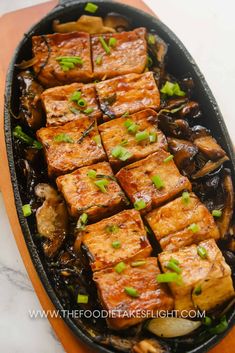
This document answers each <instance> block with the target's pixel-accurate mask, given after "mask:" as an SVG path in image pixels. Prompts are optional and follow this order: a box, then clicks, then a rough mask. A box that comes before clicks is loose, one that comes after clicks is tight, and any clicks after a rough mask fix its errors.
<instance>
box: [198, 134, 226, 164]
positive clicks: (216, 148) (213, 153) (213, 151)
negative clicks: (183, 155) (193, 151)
mask: <svg viewBox="0 0 235 353" xmlns="http://www.w3.org/2000/svg"><path fill="white" fill-rule="evenodd" d="M193 143H194V144H195V145H196V146H197V147H198V149H199V151H201V152H202V153H203V154H204V155H206V156H207V157H208V159H210V160H212V161H216V160H218V159H219V158H222V157H224V156H225V155H226V152H225V151H224V150H223V149H222V147H220V145H218V143H217V142H216V140H215V139H214V138H213V137H212V136H202V137H199V138H196V139H195V140H194V141H193Z"/></svg>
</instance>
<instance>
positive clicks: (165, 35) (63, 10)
mask: <svg viewBox="0 0 235 353" xmlns="http://www.w3.org/2000/svg"><path fill="white" fill-rule="evenodd" d="M85 2H86V1H84V0H80V1H78V0H67V1H66V0H62V1H60V3H59V5H58V6H56V7H55V8H54V9H53V10H52V11H51V12H50V13H49V14H48V15H47V16H46V17H44V18H43V19H42V20H41V21H40V22H39V23H37V24H36V25H35V26H33V27H32V28H31V29H30V30H29V31H28V32H27V33H25V35H24V38H23V39H22V40H21V42H20V43H19V45H18V47H17V49H16V51H15V54H14V56H13V58H12V61H11V63H10V66H9V70H8V74H7V80H6V91H5V97H6V99H5V117H4V119H5V120H4V122H5V139H6V146H7V154H8V162H9V167H10V173H11V180H12V185H13V189H14V195H15V204H16V208H17V212H18V217H19V221H20V224H21V228H22V232H23V234H24V238H25V242H26V244H27V246H28V249H29V252H30V255H31V258H32V261H33V263H34V266H35V268H36V270H37V273H38V275H39V277H40V279H41V281H42V283H43V285H44V288H45V289H46V291H47V293H48V295H49V297H50V298H51V300H52V302H53V303H54V305H55V307H56V309H58V310H63V309H64V308H63V306H62V303H61V302H60V300H59V298H58V296H57V294H56V293H55V291H54V289H53V287H52V285H51V282H50V280H49V278H48V276H47V273H46V270H45V266H44V264H43V261H41V259H40V256H39V253H38V250H37V247H36V244H35V242H34V238H33V237H32V231H31V230H30V228H31V227H30V226H29V224H28V221H27V220H26V218H25V217H24V216H23V213H22V201H21V194H20V191H19V190H20V186H21V184H20V183H21V180H20V178H19V177H18V175H17V173H16V169H15V156H14V153H13V139H12V117H11V114H10V112H9V105H10V106H11V107H17V106H19V88H18V83H17V80H16V73H17V72H16V69H15V66H14V65H15V63H19V62H21V61H22V60H23V59H30V58H31V56H32V53H31V37H32V35H40V34H46V33H52V27H51V24H52V21H53V20H54V19H59V20H60V21H61V22H66V21H73V20H76V19H77V18H78V17H79V16H80V15H82V14H83V13H84V11H83V9H84V3H85ZM93 2H95V3H98V5H99V9H98V12H97V13H96V15H97V16H104V15H105V14H107V13H108V12H118V13H120V14H124V15H125V16H127V17H128V18H130V19H131V20H132V25H133V27H140V26H143V27H146V28H148V29H155V30H156V31H157V33H158V35H159V36H160V37H162V39H163V40H164V41H165V42H166V43H168V44H169V52H168V57H169V61H168V71H170V72H171V74H173V75H175V76H176V77H179V76H181V75H183V74H185V73H190V74H191V76H192V77H193V79H194V82H195V87H196V89H195V98H196V100H197V101H198V102H199V103H200V106H201V109H202V112H203V116H204V119H203V121H202V124H203V125H204V126H206V127H207V128H209V129H210V130H211V132H212V135H213V136H214V137H215V138H216V139H217V141H218V142H219V143H220V144H221V146H222V147H223V148H224V149H225V151H226V152H227V154H228V156H229V158H230V161H231V162H230V168H231V171H232V176H233V178H234V175H235V158H234V154H233V146H232V143H231V140H230V137H229V135H228V131H227V128H226V126H225V123H224V120H223V117H222V115H221V112H220V110H219V108H218V105H217V103H216V101H215V98H214V97H213V95H212V93H211V91H210V89H209V87H208V85H207V83H206V81H205V79H204V77H203V75H202V74H201V72H200V70H199V69H198V67H197V65H196V63H195V62H194V60H193V59H192V57H191V56H190V54H189V53H188V51H187V50H186V49H185V47H184V46H183V44H182V43H181V42H180V40H179V39H178V38H177V37H176V36H175V35H174V34H173V33H172V32H171V30H170V29H169V28H168V27H166V26H165V25H164V24H163V23H162V22H161V21H159V20H158V19H157V18H155V17H153V16H150V15H148V14H146V13H145V12H143V11H141V10H138V9H136V8H133V7H130V6H127V5H125V4H121V3H116V2H112V1H110V0H95V1H93ZM9 40H10V38H9ZM205 117H206V118H205ZM199 123H200V122H199ZM227 319H228V323H229V326H228V329H227V330H226V331H225V332H224V333H223V334H220V335H214V336H212V337H211V338H209V339H207V340H205V341H204V342H203V343H200V344H198V345H196V346H194V348H192V349H190V350H187V352H186V351H185V350H184V352H183V351H182V353H196V352H197V353H202V352H206V351H208V350H209V349H210V348H212V347H213V346H214V345H215V344H217V343H218V342H219V341H220V340H221V339H222V338H223V337H224V336H225V335H226V334H227V332H228V330H230V329H231V328H232V326H233V325H234V323H235V311H234V310H233V311H230V312H229V314H228V316H227ZM65 321H66V323H67V325H68V326H69V327H70V329H71V330H72V331H73V333H74V334H75V335H76V336H77V337H78V338H79V339H81V340H82V341H83V342H85V343H86V344H88V345H89V346H90V347H92V348H93V349H94V350H95V351H96V352H106V353H112V352H114V350H113V349H112V348H110V349H107V348H104V347H103V346H101V345H99V344H97V343H95V342H94V341H93V340H92V339H91V338H90V337H88V335H87V334H86V333H85V332H84V330H83V327H82V325H81V327H79V326H78V325H76V324H75V323H74V322H73V321H72V319H70V318H65Z"/></svg>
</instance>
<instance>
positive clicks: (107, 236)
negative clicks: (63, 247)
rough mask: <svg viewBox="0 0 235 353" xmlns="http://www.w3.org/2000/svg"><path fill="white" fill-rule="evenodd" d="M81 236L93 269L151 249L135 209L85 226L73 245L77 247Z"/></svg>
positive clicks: (147, 252)
mask: <svg viewBox="0 0 235 353" xmlns="http://www.w3.org/2000/svg"><path fill="white" fill-rule="evenodd" d="M81 238H82V242H83V244H84V245H85V247H86V249H87V251H88V254H89V259H90V265H91V268H92V270H93V271H97V270H101V269H104V268H106V267H111V266H114V265H115V264H117V263H118V262H121V261H126V260H127V259H132V260H134V259H144V258H145V257H147V256H149V255H150V254H151V251H152V247H151V245H150V243H149V241H148V238H147V234H146V231H145V228H144V224H143V221H142V219H141V217H140V214H139V212H138V211H136V210H126V211H122V212H120V213H118V214H116V215H114V216H112V217H110V218H106V219H103V220H102V221H100V222H98V223H94V224H91V225H88V226H86V227H85V229H84V231H82V232H79V234H78V239H77V242H76V243H75V248H79V244H80V239H81Z"/></svg>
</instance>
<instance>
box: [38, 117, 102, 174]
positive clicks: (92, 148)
mask: <svg viewBox="0 0 235 353" xmlns="http://www.w3.org/2000/svg"><path fill="white" fill-rule="evenodd" d="M97 136H98V138H100V137H99V133H98V130H97V125H96V120H95V119H91V118H89V117H86V118H82V119H79V120H76V121H72V122H70V123H67V124H65V125H62V126H54V127H46V128H42V129H40V130H38V131H37V137H38V140H39V141H40V142H41V143H42V145H43V148H44V152H45V156H46V161H47V165H48V174H49V176H58V175H60V174H65V173H69V172H71V171H73V170H74V169H76V168H79V167H83V166H86V165H89V164H92V163H96V162H99V161H104V160H105V159H106V155H105V152H104V150H103V147H102V146H101V144H100V143H97V140H96V138H97Z"/></svg>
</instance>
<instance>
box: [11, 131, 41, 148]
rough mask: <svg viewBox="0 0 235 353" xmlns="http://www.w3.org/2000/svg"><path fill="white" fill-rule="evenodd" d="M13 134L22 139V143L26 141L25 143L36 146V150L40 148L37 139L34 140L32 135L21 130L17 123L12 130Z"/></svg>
mask: <svg viewBox="0 0 235 353" xmlns="http://www.w3.org/2000/svg"><path fill="white" fill-rule="evenodd" d="M13 136H14V137H16V138H18V139H19V140H21V141H23V142H24V143H26V144H27V145H30V146H32V147H33V148H36V149H38V150H40V149H41V148H42V144H41V143H40V142H39V141H37V140H34V139H33V138H32V137H30V136H28V135H27V134H25V133H24V132H23V130H22V127H21V126H19V125H17V126H16V127H15V128H14V130H13Z"/></svg>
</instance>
